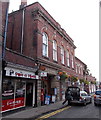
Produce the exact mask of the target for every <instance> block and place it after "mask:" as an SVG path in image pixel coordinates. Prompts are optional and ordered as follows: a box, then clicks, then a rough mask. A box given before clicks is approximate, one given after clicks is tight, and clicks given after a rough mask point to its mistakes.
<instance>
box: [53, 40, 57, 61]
mask: <svg viewBox="0 0 101 120" xmlns="http://www.w3.org/2000/svg"><path fill="white" fill-rule="evenodd" d="M53 60H55V61H57V42H56V41H55V40H53Z"/></svg>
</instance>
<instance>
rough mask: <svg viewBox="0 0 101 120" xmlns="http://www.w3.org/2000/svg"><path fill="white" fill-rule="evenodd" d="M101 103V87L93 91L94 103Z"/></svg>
mask: <svg viewBox="0 0 101 120" xmlns="http://www.w3.org/2000/svg"><path fill="white" fill-rule="evenodd" d="M100 104H101V89H98V90H96V91H95V94H94V105H95V106H96V105H100Z"/></svg>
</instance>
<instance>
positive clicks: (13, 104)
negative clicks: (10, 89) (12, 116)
mask: <svg viewBox="0 0 101 120" xmlns="http://www.w3.org/2000/svg"><path fill="white" fill-rule="evenodd" d="M22 106H24V97H20V98H15V100H14V99H8V100H3V101H2V111H6V110H10V109H14V108H17V107H22Z"/></svg>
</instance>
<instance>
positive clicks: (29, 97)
mask: <svg viewBox="0 0 101 120" xmlns="http://www.w3.org/2000/svg"><path fill="white" fill-rule="evenodd" d="M32 103H33V83H26V106H32Z"/></svg>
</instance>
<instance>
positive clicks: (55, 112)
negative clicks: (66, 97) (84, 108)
mask: <svg viewBox="0 0 101 120" xmlns="http://www.w3.org/2000/svg"><path fill="white" fill-rule="evenodd" d="M69 108H71V106H68V107H65V108H62V109H59V110H57V111H54V112H52V113H49V114H46V115H44V116H41V117H39V118H37V119H35V120H43V119H45V118H48V117H51V116H53V115H55V114H57V113H59V112H62V111H64V110H66V109H69Z"/></svg>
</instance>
